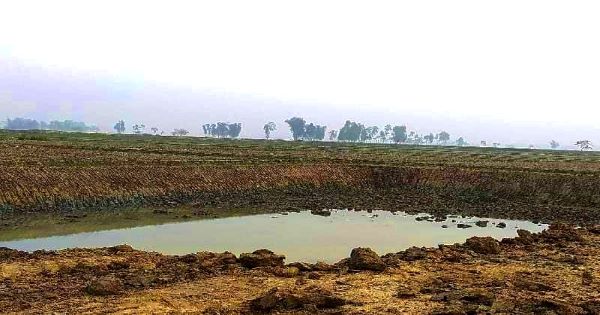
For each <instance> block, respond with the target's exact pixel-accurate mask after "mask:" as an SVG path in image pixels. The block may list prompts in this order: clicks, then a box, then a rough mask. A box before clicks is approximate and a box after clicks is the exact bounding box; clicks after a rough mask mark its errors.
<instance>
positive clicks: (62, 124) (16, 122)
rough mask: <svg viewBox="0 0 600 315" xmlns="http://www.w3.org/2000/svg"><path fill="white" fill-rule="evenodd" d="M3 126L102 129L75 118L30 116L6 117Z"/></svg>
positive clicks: (81, 129) (33, 128)
mask: <svg viewBox="0 0 600 315" xmlns="http://www.w3.org/2000/svg"><path fill="white" fill-rule="evenodd" d="M3 128H5V129H12V130H56V131H77V132H97V131H100V129H99V128H98V127H96V126H92V125H86V124H85V123H84V122H80V121H74V120H63V121H60V120H52V121H50V122H45V121H37V120H35V119H28V118H20V117H18V118H14V119H10V118H8V119H6V121H5V122H4V124H3Z"/></svg>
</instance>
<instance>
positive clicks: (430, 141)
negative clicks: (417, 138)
mask: <svg viewBox="0 0 600 315" xmlns="http://www.w3.org/2000/svg"><path fill="white" fill-rule="evenodd" d="M423 139H425V142H427V143H429V144H432V143H433V140H435V136H434V135H433V133H430V134H428V135H426V136H424V137H423Z"/></svg>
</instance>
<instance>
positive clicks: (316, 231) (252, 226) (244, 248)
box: [0, 210, 546, 263]
mask: <svg viewBox="0 0 600 315" xmlns="http://www.w3.org/2000/svg"><path fill="white" fill-rule="evenodd" d="M417 217H423V215H407V214H405V213H401V212H397V213H391V212H387V211H373V212H372V213H368V212H366V211H347V210H332V212H331V216H328V217H324V216H317V215H313V214H311V213H310V212H309V211H303V212H299V213H289V214H287V215H284V214H261V215H252V216H243V217H229V218H220V219H212V220H199V221H192V222H182V223H169V224H161V225H150V226H144V227H135V228H127V229H115V230H106V231H97V232H88V233H78V234H70V235H63V236H52V237H43V238H32V239H22V240H13V241H8V242H0V247H10V248H16V249H20V250H26V251H33V250H37V249H48V250H53V249H63V248H73V247H104V246H112V245H117V244H129V245H131V246H133V247H134V248H136V249H141V250H147V251H157V252H161V253H166V254H187V253H192V252H197V251H214V252H222V251H231V252H233V253H234V254H240V253H243V252H251V251H253V250H255V249H259V248H268V249H271V250H273V251H275V252H277V253H282V254H285V255H286V256H287V261H288V262H291V261H305V262H316V261H325V262H330V263H331V262H336V261H339V260H340V259H342V258H345V257H348V256H349V253H350V250H351V249H352V248H354V247H359V246H362V247H371V248H372V249H374V250H375V251H377V252H378V253H380V254H385V253H390V252H397V251H400V250H403V249H406V248H408V247H411V246H427V247H432V246H437V245H438V244H453V243H456V242H464V241H465V240H466V239H467V238H469V237H471V236H492V237H494V238H496V239H502V238H504V237H514V236H516V231H517V229H526V230H529V231H531V232H539V231H542V230H543V229H545V228H546V226H545V225H539V224H534V223H531V222H527V221H513V220H497V219H481V218H463V217H449V218H448V219H447V220H446V221H443V222H430V221H427V220H421V221H417V220H416V218H417ZM480 220H489V224H488V226H487V227H479V226H477V225H476V224H475V223H476V222H477V221H480ZM453 221H455V222H453ZM500 222H503V223H505V224H506V227H505V228H499V227H496V224H497V223H500ZM460 223H463V224H468V225H471V227H469V228H459V227H458V226H457V225H458V224H460ZM442 226H447V227H442Z"/></svg>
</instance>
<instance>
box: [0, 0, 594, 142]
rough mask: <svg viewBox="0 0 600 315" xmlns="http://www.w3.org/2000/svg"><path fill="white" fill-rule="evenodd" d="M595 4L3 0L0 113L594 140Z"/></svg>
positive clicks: (105, 122)
mask: <svg viewBox="0 0 600 315" xmlns="http://www.w3.org/2000/svg"><path fill="white" fill-rule="evenodd" d="M599 16H600V2H599V1H597V0H596V1H550V0H541V1H527V0H518V1H507V0H504V1H482V0H475V1H348V0H343V1H307V0H303V1H281V0H278V1H107V0H104V1H60V0H54V1H27V0H20V1H16V0H15V1H3V2H2V3H1V4H0V70H1V72H0V115H2V116H10V117H14V116H17V115H29V116H33V117H34V118H38V119H45V118H47V117H50V118H61V119H65V118H75V119H86V120H88V121H89V122H95V123H98V124H99V125H101V127H104V128H110V127H111V124H112V123H113V121H114V120H115V119H119V118H124V119H128V122H129V121H131V123H134V120H135V121H139V122H145V123H146V124H147V125H159V124H161V126H160V127H161V128H164V129H172V128H174V127H178V126H182V127H186V128H190V129H193V131H195V132H199V130H200V127H199V125H200V124H201V123H205V122H208V121H207V120H229V121H234V120H235V121H241V122H243V123H244V125H245V127H244V128H245V130H244V132H243V134H244V135H247V136H259V135H260V126H261V125H262V124H263V123H264V122H265V121H268V120H276V121H281V120H283V119H285V118H286V117H287V115H294V114H296V115H302V116H304V117H306V118H308V119H309V120H314V121H315V122H317V123H322V124H328V125H330V128H338V127H339V125H342V124H343V122H344V121H345V120H346V119H356V120H361V121H364V122H365V123H368V124H379V125H383V124H385V123H388V122H389V123H395V124H407V125H408V126H409V129H415V130H417V131H420V132H429V131H432V132H436V131H439V129H446V130H448V131H449V132H450V133H451V134H452V135H453V136H459V135H462V136H465V137H466V138H467V139H468V140H470V141H471V142H477V143H478V142H479V141H480V140H484V139H486V140H488V141H490V142H491V141H497V142H503V143H546V142H548V141H549V140H550V139H558V140H559V141H561V142H565V143H569V142H573V141H574V140H576V139H579V138H591V139H593V140H596V142H597V143H599V144H600V40H598V39H599V38H600V19H599V18H598V17H599ZM196 129H197V130H196ZM280 129H283V131H280V133H279V134H278V135H280V136H286V135H287V133H286V130H285V126H283V125H282V123H280Z"/></svg>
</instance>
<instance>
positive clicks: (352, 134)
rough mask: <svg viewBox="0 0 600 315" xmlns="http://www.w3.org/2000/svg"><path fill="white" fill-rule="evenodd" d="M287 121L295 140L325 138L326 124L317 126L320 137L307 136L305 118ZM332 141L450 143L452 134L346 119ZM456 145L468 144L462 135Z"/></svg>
mask: <svg viewBox="0 0 600 315" xmlns="http://www.w3.org/2000/svg"><path fill="white" fill-rule="evenodd" d="M286 122H287V123H288V124H289V125H290V130H291V132H292V137H293V138H294V140H299V139H304V140H323V138H324V136H325V128H326V127H324V126H322V127H321V126H317V127H318V128H321V130H320V132H319V137H313V138H311V137H310V136H307V134H310V133H309V131H310V130H311V125H312V124H310V125H307V124H306V122H305V121H304V119H302V118H300V117H293V118H290V119H288V120H286ZM328 135H329V140H330V141H335V140H338V141H344V142H377V143H406V144H434V142H435V143H437V144H448V142H449V141H450V134H449V133H448V132H446V131H441V132H439V133H437V134H433V133H430V134H428V135H424V136H422V135H419V134H418V133H416V132H414V131H411V132H410V133H409V132H408V131H407V128H406V126H404V125H396V126H392V125H391V124H388V125H386V126H384V127H383V128H380V127H378V126H365V125H364V124H362V123H359V122H355V121H350V120H348V121H346V123H345V124H344V126H343V127H342V128H341V129H340V130H339V131H338V130H330V131H329V133H328ZM456 145H461V146H462V145H467V142H466V141H465V140H464V139H463V138H462V137H461V138H459V139H458V140H457V141H456Z"/></svg>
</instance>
